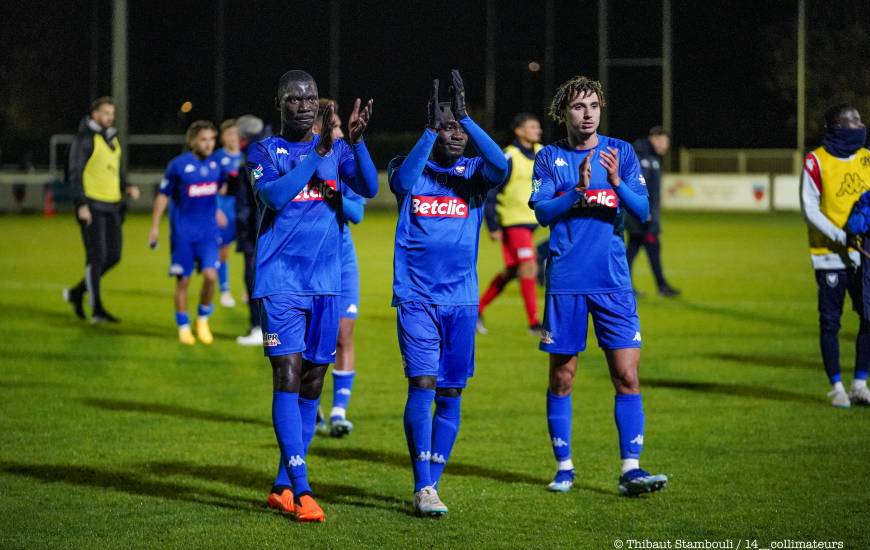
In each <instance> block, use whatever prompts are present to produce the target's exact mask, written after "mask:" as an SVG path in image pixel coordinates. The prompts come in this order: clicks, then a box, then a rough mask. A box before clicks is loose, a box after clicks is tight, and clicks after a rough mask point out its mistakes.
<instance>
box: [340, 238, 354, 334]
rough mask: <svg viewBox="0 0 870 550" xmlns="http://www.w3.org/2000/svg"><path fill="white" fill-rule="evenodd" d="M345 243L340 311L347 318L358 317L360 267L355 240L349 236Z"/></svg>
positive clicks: (343, 248)
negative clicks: (354, 244)
mask: <svg viewBox="0 0 870 550" xmlns="http://www.w3.org/2000/svg"><path fill="white" fill-rule="evenodd" d="M345 231H347V229H345ZM344 243H345V244H343V247H342V251H341V296H340V299H339V303H338V312H339V315H341V316H342V317H344V318H346V319H356V318H357V316H358V315H359V267H358V266H357V263H356V250H354V247H353V241H352V240H350V239H349V238H348V239H345V240H344ZM347 243H350V245H348V244H347Z"/></svg>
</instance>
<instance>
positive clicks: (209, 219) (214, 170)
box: [160, 151, 227, 240]
mask: <svg viewBox="0 0 870 550" xmlns="http://www.w3.org/2000/svg"><path fill="white" fill-rule="evenodd" d="M226 176H227V172H225V171H224V170H222V169H221V166H220V164H219V163H218V162H217V160H215V159H214V158H212V157H209V158H206V159H199V158H198V157H197V156H196V155H194V154H193V153H192V152H190V151H188V152H186V153H182V154H181V155H178V156H177V157H175V158H173V159H172V160H171V161H169V165H167V167H166V172H165V173H164V176H163V180H162V181H161V182H160V193H162V194H164V195H167V196H168V197H169V198H170V199H171V200H172V204H171V205H170V211H169V222H170V227H171V229H172V232H173V235H175V236H181V237H184V238H185V239H189V240H195V239H198V238H202V237H206V236H210V235H212V234H215V233H216V232H217V229H218V226H217V221H216V219H215V215H216V211H217V194H218V190H219V189H220V186H221V185H223V182H224V181H225V180H226Z"/></svg>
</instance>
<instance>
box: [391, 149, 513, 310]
mask: <svg viewBox="0 0 870 550" xmlns="http://www.w3.org/2000/svg"><path fill="white" fill-rule="evenodd" d="M403 161H404V157H397V158H395V159H393V161H392V162H390V165H389V168H388V170H387V175H388V177H389V180H390V187H391V189H393V192H394V193H396V200H397V202H398V206H399V219H398V222H397V223H396V241H395V252H394V257H393V305H394V306H397V305H399V304H401V303H404V302H424V303H429V304H437V305H476V304H477V303H478V290H477V251H478V244H479V236H480V225H481V223H482V222H483V208H484V204H485V202H486V195H487V193H488V191H489V189H490V188H491V187H493V186H494V185H498V184H500V183H501V182H500V181H499V182H489V181H487V180H486V179H485V178H484V177H483V175H482V166H483V161H482V159H481V158H480V157H474V158H466V157H460V158H459V159H458V160H457V161H456V163H455V164H454V165H453V166H450V167H449V168H445V167H442V166H440V165H438V164H436V163H435V162H433V161H431V160H430V161H428V162H427V163H426V167H425V168H424V170H423V174H422V176H421V177H420V178H419V179H418V180H417V182H416V183H414V185H413V187H412V188H411V190H410V192H408V193H397V192H396V190H395V187H394V186H393V178H394V176H395V175H396V172H397V171H398V169H399V167H401V165H402V162H403Z"/></svg>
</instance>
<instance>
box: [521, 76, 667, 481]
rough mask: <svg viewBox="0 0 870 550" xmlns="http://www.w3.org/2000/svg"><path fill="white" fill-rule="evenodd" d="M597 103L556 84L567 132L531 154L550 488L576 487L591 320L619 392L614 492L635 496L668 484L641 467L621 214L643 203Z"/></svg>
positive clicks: (637, 177) (576, 87)
mask: <svg viewBox="0 0 870 550" xmlns="http://www.w3.org/2000/svg"><path fill="white" fill-rule="evenodd" d="M604 105H605V98H604V93H603V91H602V89H601V84H600V83H599V82H597V81H593V80H590V79H588V78H586V77H585V76H576V77H574V78H572V79H571V80H568V81H567V82H565V83H563V84H562V85H561V86H559V89H558V90H556V94H555V96H554V97H553V100H552V102H551V104H550V110H549V114H550V116H551V117H552V118H553V119H554V120H555V121H556V122H557V123H564V124H565V127H566V129H567V133H568V135H567V138H566V139H561V140H559V141H557V142H555V143H553V144H551V145H548V146H546V147H544V148H543V149H542V150H541V152H540V153H538V156H537V158H536V159H535V170H534V176H533V180H532V194H531V198H530V200H529V205H530V206H532V207H533V208H534V209H535V216H537V218H538V221H539V222H540V224H541V225H543V226H549V227H550V246H549V252H548V256H549V257H548V266H547V294H546V307H545V309H544V330H543V333H542V334H541V344H540V349H541V350H542V351H545V352H547V353H549V356H550V357H549V358H550V377H549V389H548V391H547V421H548V427H549V431H550V440H551V442H552V446H553V453H554V454H555V456H556V462H557V471H556V476H555V478H554V479H553V481H552V482H551V483H550V484H549V486H548V488H549V489H550V490H552V491H559V492H566V491H568V490H570V489H571V487H572V486H573V483H574V464H573V462H572V461H571V390H572V388H573V385H574V375H575V373H576V370H577V354H578V353H579V352H581V351H583V350H584V349H585V348H586V331H587V326H588V325H587V323H588V318H589V316H590V314H591V316H592V322H593V323H594V325H595V335H596V337H597V338H598V346H599V347H600V348H601V349H603V350H604V356H605V357H606V359H607V365H608V367H609V369H610V378H611V380H612V381H613V386H614V388H615V390H616V397H615V410H614V415H615V418H616V428H617V432H618V434H619V451H620V457H621V459H622V475H621V477H620V478H619V484H618V488H619V492H620V493H621V494H624V495H637V494H640V493H644V492H651V491H657V490H659V489H662V488H663V487H664V486H665V485H666V484H667V477H666V476H664V475H650V474H649V473H648V472H646V471H645V470H642V469H641V468H640V465H639V462H638V460H639V458H640V453H641V450H642V448H643V431H644V413H643V406H642V403H641V394H640V383H639V381H638V375H637V366H638V362H639V360H640V343H641V336H640V323H639V320H638V315H637V303H636V301H635V297H634V293H633V292H632V288H631V278H630V276H629V272H628V265H627V263H626V258H625V244H624V243H623V240H622V232H623V228H622V225H623V224H622V218H623V215H624V212H625V211H630V212H632V213H633V214H634V215H635V216H636V217H637V218H638V219H641V220H645V219H646V218H647V216H648V215H649V203H648V201H647V191H646V184H645V183H644V180H643V176H642V175H641V172H640V165H639V163H638V160H637V156H635V153H634V150H633V149H632V148H631V145H629V144H628V143H626V142H624V141H621V140H618V139H614V138H611V137H607V136H604V135H601V134H599V133H598V132H597V130H598V125H599V123H600V120H601V109H602V108H603V107H604Z"/></svg>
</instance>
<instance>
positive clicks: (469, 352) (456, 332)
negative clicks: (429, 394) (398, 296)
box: [396, 302, 477, 388]
mask: <svg viewBox="0 0 870 550" xmlns="http://www.w3.org/2000/svg"><path fill="white" fill-rule="evenodd" d="M396 321H397V325H398V329H399V350H400V351H401V352H402V362H403V363H404V364H405V376H406V377H408V378H413V377H416V376H434V377H436V378H437V382H436V385H437V387H439V388H464V387H465V385H466V382H467V380H468V379H469V378H471V377H472V376H474V333H475V328H476V325H477V306H437V305H433V304H423V303H420V302H406V303H404V304H399V305H398V306H397V307H396Z"/></svg>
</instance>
